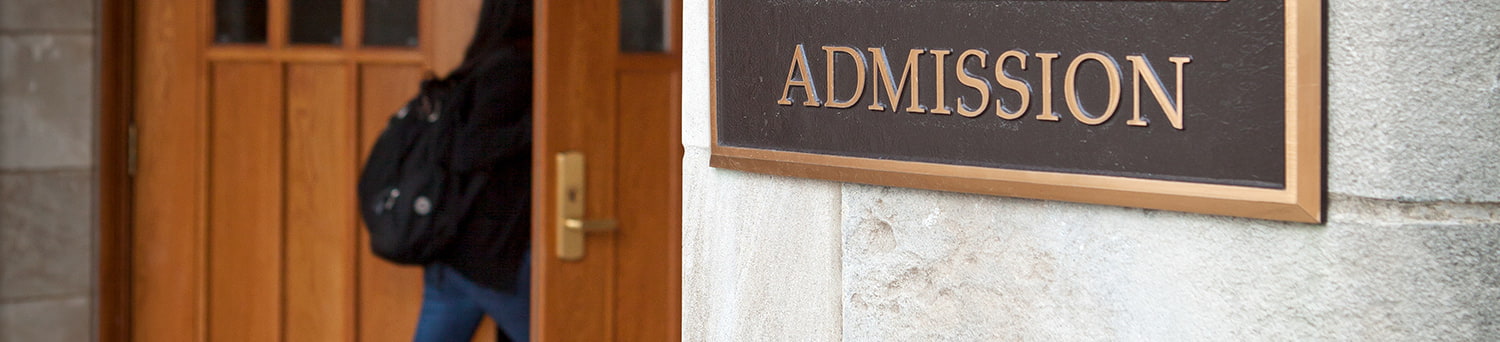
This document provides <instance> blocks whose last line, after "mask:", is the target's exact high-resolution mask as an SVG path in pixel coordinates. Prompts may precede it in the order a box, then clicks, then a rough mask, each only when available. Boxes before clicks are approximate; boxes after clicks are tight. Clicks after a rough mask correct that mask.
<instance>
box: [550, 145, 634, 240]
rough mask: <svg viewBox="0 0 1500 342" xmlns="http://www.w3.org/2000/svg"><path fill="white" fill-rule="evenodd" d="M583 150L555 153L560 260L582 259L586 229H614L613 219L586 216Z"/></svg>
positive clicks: (599, 230) (587, 230)
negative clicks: (591, 218)
mask: <svg viewBox="0 0 1500 342" xmlns="http://www.w3.org/2000/svg"><path fill="white" fill-rule="evenodd" d="M584 170H586V169H585V168H584V163H583V152H578V151H568V152H563V153H558V154H557V216H556V217H554V219H556V220H557V257H558V258H559V259H562V260H568V261H577V260H582V259H583V255H584V238H585V237H586V236H587V233H590V232H609V231H614V230H615V229H618V224H616V223H615V220H586V219H584V218H583V214H584V206H585V203H586V202H584V199H585V198H586V197H585V196H584V195H585V191H584V190H585V188H586V187H585V186H584V185H585V183H584V179H585V177H586V175H585V173H584Z"/></svg>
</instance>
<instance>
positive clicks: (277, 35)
mask: <svg viewBox="0 0 1500 342" xmlns="http://www.w3.org/2000/svg"><path fill="white" fill-rule="evenodd" d="M291 2H292V0H266V45H268V46H270V47H271V49H275V50H280V49H283V48H286V47H287V46H288V44H289V42H290V41H291V39H292V37H291V32H292V28H291V22H292V20H291V14H292V9H291Z"/></svg>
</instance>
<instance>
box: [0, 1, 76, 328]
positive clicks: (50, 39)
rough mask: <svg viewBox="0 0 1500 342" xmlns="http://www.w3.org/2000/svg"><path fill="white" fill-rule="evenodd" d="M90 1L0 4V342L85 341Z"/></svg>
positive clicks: (11, 2) (7, 2)
mask: <svg viewBox="0 0 1500 342" xmlns="http://www.w3.org/2000/svg"><path fill="white" fill-rule="evenodd" d="M96 25H97V24H96V20H95V2H94V1H90V0H0V341H87V340H89V339H91V338H92V331H93V327H94V326H95V324H94V321H93V314H92V306H93V304H92V294H93V293H94V289H93V286H94V285H93V284H94V281H93V274H94V260H95V259H94V252H93V251H94V238H93V237H94V228H93V227H95V224H94V217H95V210H94V208H95V206H94V193H95V191H96V190H95V188H96V184H97V183H96V181H95V178H96V177H95V176H94V175H95V171H94V169H95V168H94V166H95V163H96V162H95V158H94V141H95V136H96V134H95V129H94V118H95V116H96V113H97V110H96V108H95V96H94V94H95V91H94V89H95V88H94V87H95V83H96V82H95V81H96V79H97V77H96V75H97V71H96V67H95V52H96V49H97V44H96V41H95V34H96V33H95V26H96Z"/></svg>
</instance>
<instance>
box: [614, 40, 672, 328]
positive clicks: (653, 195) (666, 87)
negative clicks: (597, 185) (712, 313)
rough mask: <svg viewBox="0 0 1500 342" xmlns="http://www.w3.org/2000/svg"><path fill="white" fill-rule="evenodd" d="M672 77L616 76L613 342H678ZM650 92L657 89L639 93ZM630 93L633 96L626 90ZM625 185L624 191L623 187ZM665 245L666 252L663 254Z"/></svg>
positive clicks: (657, 72) (652, 74)
mask: <svg viewBox="0 0 1500 342" xmlns="http://www.w3.org/2000/svg"><path fill="white" fill-rule="evenodd" d="M678 79H679V78H678V73H677V72H676V71H675V70H671V69H668V70H652V71H630V72H621V73H620V78H619V84H620V86H619V89H620V90H619V91H620V93H621V94H626V93H633V94H635V95H636V96H621V97H620V98H619V99H620V107H619V108H620V123H619V125H620V130H619V131H620V137H619V144H618V146H619V153H620V157H619V159H620V160H621V164H620V167H619V168H618V170H617V172H619V175H618V177H619V183H620V184H622V187H628V190H622V191H620V193H619V197H618V198H619V202H618V203H620V210H619V217H618V218H619V220H620V227H621V229H620V230H619V231H616V232H615V233H614V234H615V235H616V238H617V245H616V246H617V247H616V248H618V253H619V255H621V256H628V257H621V258H617V259H616V265H615V268H616V269H617V270H618V271H617V273H616V274H617V276H616V277H617V280H616V288H615V290H614V291H615V293H617V295H616V299H615V306H614V307H613V308H611V309H612V310H615V317H617V323H616V325H617V331H616V333H615V336H614V339H615V340H616V341H677V340H680V339H681V338H680V337H679V336H680V335H681V332H680V330H679V328H678V327H679V324H680V323H679V322H680V320H679V319H678V317H679V312H680V311H681V305H679V303H680V298H681V295H680V293H679V291H678V289H679V286H678V285H679V284H681V272H680V270H681V268H682V266H681V265H682V262H681V258H680V253H679V251H680V250H681V246H680V240H681V234H680V229H678V227H679V224H680V223H679V222H678V220H677V217H679V216H678V215H677V214H678V211H679V208H680V207H681V203H682V202H681V197H682V189H681V182H680V180H679V179H678V177H679V175H680V174H681V173H682V154H681V149H680V147H679V146H680V144H679V143H678V141H680V140H679V139H678V137H677V135H678V134H679V133H677V132H678V131H676V130H671V131H670V132H666V131H667V130H670V129H671V128H670V127H665V126H669V125H664V124H663V123H669V122H676V121H677V119H676V118H675V117H674V116H675V115H676V114H677V113H678V108H679V105H678V101H679V98H678V96H677V95H678V94H680V92H679V91H678V90H679V89H680V85H679V83H678V82H679V81H678ZM639 89H653V90H656V91H639ZM632 90H635V91H632ZM627 184H628V185H627ZM667 246H670V247H671V248H664V247H667Z"/></svg>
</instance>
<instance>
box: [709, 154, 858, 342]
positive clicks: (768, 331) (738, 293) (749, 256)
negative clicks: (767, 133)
mask: <svg viewBox="0 0 1500 342" xmlns="http://www.w3.org/2000/svg"><path fill="white" fill-rule="evenodd" d="M707 158H708V151H707V150H706V149H703V148H688V149H687V152H686V156H685V157H684V161H683V165H684V166H683V169H684V172H685V173H686V174H687V175H688V176H687V177H684V184H683V195H684V196H685V198H684V200H683V203H684V204H685V207H684V208H683V213H684V217H683V251H682V255H683V268H684V269H685V270H690V271H688V272H684V274H683V287H682V288H683V310H682V311H683V312H682V317H683V339H684V340H688V341H833V340H838V339H839V338H840V337H839V333H840V328H839V327H840V324H841V320H840V312H841V309H840V306H841V303H840V300H839V297H840V294H841V293H842V285H841V284H840V281H839V274H840V272H839V265H840V261H839V259H840V247H839V246H840V245H841V242H840V237H839V234H840V233H839V207H840V206H839V184H838V183H833V182H825V181H815V180H806V179H795V178H785V177H774V176H766V175H759V174H752V173H744V172H736V171H726V170H718V169H712V168H709V167H708V166H707V165H708V160H707Z"/></svg>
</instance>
